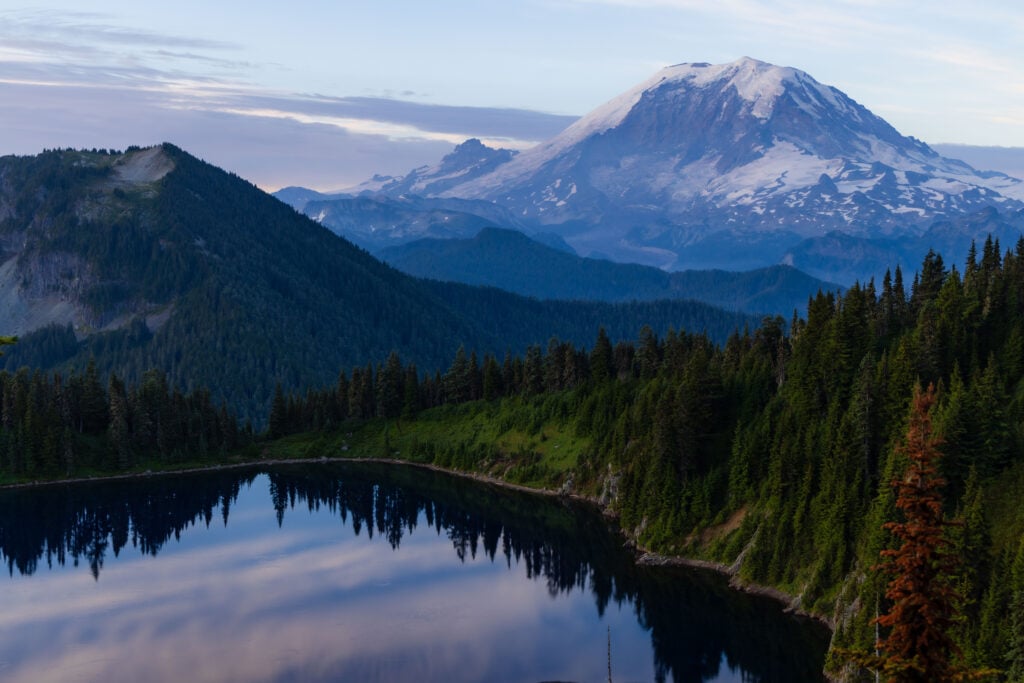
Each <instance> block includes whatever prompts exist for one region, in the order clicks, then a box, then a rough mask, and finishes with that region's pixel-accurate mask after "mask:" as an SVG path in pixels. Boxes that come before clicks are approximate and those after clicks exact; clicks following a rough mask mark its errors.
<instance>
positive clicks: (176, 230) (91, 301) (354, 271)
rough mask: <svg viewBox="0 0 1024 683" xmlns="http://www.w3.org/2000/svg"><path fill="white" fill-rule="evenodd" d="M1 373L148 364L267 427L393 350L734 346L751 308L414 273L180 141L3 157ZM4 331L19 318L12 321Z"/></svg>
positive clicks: (446, 352) (129, 372)
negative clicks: (284, 403) (543, 299)
mask: <svg viewBox="0 0 1024 683" xmlns="http://www.w3.org/2000/svg"><path fill="white" fill-rule="evenodd" d="M0 247H2V248H3V251H4V253H3V254H2V256H3V262H2V264H0V278H3V283H4V291H3V294H4V296H3V297H2V298H0V326H3V327H4V328H5V329H2V330H0V331H2V332H4V333H19V334H21V333H22V329H21V328H19V327H17V326H18V325H20V324H22V323H23V322H24V321H25V320H29V319H30V320H35V321H46V320H51V321H52V323H53V324H50V325H47V326H42V327H28V328H25V329H31V330H33V332H32V333H30V334H21V336H22V340H21V343H20V344H19V345H18V346H17V347H15V348H14V349H12V350H11V351H10V353H9V355H8V358H7V359H6V365H5V367H6V368H7V369H8V370H9V371H12V372H13V371H14V370H16V369H17V368H18V367H21V366H22V365H29V366H31V367H35V368H41V369H57V370H60V371H61V372H62V373H64V374H69V373H71V372H72V371H77V372H79V373H81V372H82V371H83V369H84V368H85V367H86V365H87V364H88V362H89V360H90V359H95V362H96V366H97V369H98V372H99V374H100V376H101V377H106V376H107V375H108V374H109V373H111V372H113V373H116V374H117V375H118V376H119V377H121V378H123V379H125V380H127V381H129V382H132V383H138V382H141V380H142V377H143V374H144V373H145V372H146V371H147V370H150V369H153V368H155V369H159V370H160V371H161V372H163V373H165V375H166V377H167V379H168V381H169V382H170V383H172V384H174V385H175V386H179V387H182V388H183V390H185V391H192V390H195V389H198V388H200V387H203V388H205V389H207V390H209V391H210V392H211V395H212V396H213V399H214V401H215V402H216V403H220V402H221V401H225V402H227V403H228V404H229V405H231V406H232V408H233V409H235V410H237V411H238V412H239V414H241V415H243V416H246V417H251V418H252V419H254V420H255V421H257V423H262V421H263V420H264V419H265V416H266V414H267V410H268V408H269V405H270V399H271V397H272V394H273V390H274V387H275V385H276V384H278V383H280V384H282V385H283V386H284V387H287V388H288V389H290V390H298V389H301V388H304V387H307V386H318V385H321V384H323V383H325V382H328V381H332V380H333V379H334V378H335V377H336V375H337V372H338V369H339V368H342V367H351V366H352V365H361V364H365V363H367V362H376V361H377V360H379V359H383V358H384V357H386V356H387V354H388V353H390V352H391V351H392V350H396V351H398V352H400V353H401V354H402V355H403V356H404V357H406V358H409V359H410V360H414V361H415V362H417V363H418V364H419V366H420V367H421V368H423V369H424V370H427V369H430V370H432V369H435V368H439V367H442V366H443V365H444V364H446V363H447V362H448V359H449V358H450V356H451V354H452V352H453V349H455V348H457V347H458V346H459V345H462V344H464V345H465V346H466V347H467V348H470V349H477V350H478V351H479V352H480V353H484V352H491V353H503V352H504V351H505V350H506V349H510V350H512V351H513V352H515V353H521V352H522V351H523V350H524V349H525V348H526V346H527V345H529V344H536V343H543V342H544V341H545V340H546V339H547V338H548V337H549V336H551V335H552V334H556V335H559V336H561V337H564V338H566V339H572V340H574V341H576V342H577V343H579V344H582V343H585V342H586V341H587V340H589V339H590V338H592V337H593V334H594V332H595V331H596V329H597V327H598V326H599V325H602V324H603V325H605V326H607V328H608V330H609V334H612V335H613V337H614V338H624V337H632V336H633V335H635V334H636V330H637V329H638V328H639V326H640V325H642V324H644V323H648V324H651V325H652V326H653V327H654V328H655V329H656V330H659V331H661V332H664V331H665V330H667V329H668V328H669V326H672V325H674V326H676V327H682V328H685V329H690V330H706V331H707V332H708V333H709V334H711V335H712V336H713V337H715V338H718V339H723V340H724V338H725V337H726V336H727V335H728V334H729V333H730V332H731V331H732V330H734V329H736V328H742V327H743V326H745V325H748V324H754V323H755V322H756V321H755V320H754V319H753V318H750V317H748V316H743V315H737V314H733V313H727V312H724V311H721V310H717V309H714V308H711V307H709V306H707V305H703V304H698V303H694V302H686V301H673V302H662V303H653V304H643V305H641V306H631V305H622V306H617V307H613V306H610V305H607V304H595V305H589V304H586V305H579V306H563V305H557V304H552V305H548V304H540V303H538V302H536V301H532V300H529V299H525V298H523V297H519V296H514V295H510V294H506V293H504V292H499V291H497V290H483V289H478V288H472V287H467V286H455V285H439V284H436V283H427V282H424V281H420V280H416V279H414V278H411V277H409V276H406V275H404V274H402V273H400V272H398V271H396V270H394V269H392V268H390V267H388V266H386V265H384V264H382V263H381V262H379V261H377V260H376V259H374V258H373V257H371V256H370V255H369V254H367V253H366V252H365V251H363V250H361V249H359V248H358V247H356V246H354V245H353V244H351V243H350V242H347V241H346V240H344V239H342V238H340V237H338V236H336V235H334V234H332V233H331V232H330V231H328V230H327V229H325V228H324V227H322V226H320V225H318V224H317V223H315V222H313V221H311V220H309V219H308V218H306V217H305V216H302V215H301V214H298V213H296V212H295V211H294V210H292V209H291V208H289V207H288V206H286V205H285V204H283V203H281V202H279V201H278V200H276V199H274V198H272V197H270V196H269V195H267V194H265V193H264V192H262V191H260V190H259V189H258V188H256V187H254V186H252V185H251V184H249V183H247V182H245V181H243V180H241V179H240V178H238V177H236V176H233V175H231V174H228V173H226V172H224V171H222V170H220V169H218V168H216V167H214V166H211V165H209V164H206V163H203V162H202V161H200V160H198V159H196V158H194V157H192V156H190V155H188V154H187V153H185V152H184V151H182V150H180V149H178V148H176V147H174V146H172V145H163V146H161V147H157V148H149V149H144V150H137V149H136V150H129V151H128V152H126V153H124V154H119V153H110V152H105V151H98V152H80V151H72V150H65V151H50V152H45V153H43V154H40V155H37V156H34V157H4V158H2V159H0ZM8 326H11V327H13V328H14V329H9V328H7V327H8Z"/></svg>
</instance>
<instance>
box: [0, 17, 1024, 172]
mask: <svg viewBox="0 0 1024 683" xmlns="http://www.w3.org/2000/svg"><path fill="white" fill-rule="evenodd" d="M1022 35H1024V10H1022V9H1018V2H1016V0H974V1H972V2H970V3H967V2H943V1H932V2H908V1H901V0H845V1H842V0H819V1H817V2H814V1H799V2H797V1H794V0H717V1H710V0H521V1H519V2H515V1H511V0H506V1H504V2H491V1H488V0H476V1H469V0H434V1H432V2H422V1H412V0H376V1H373V2H370V1H359V2H339V1H335V2H329V1H327V0H292V1H291V2H281V1H280V0H277V1H275V2H264V1H262V0H249V1H248V2H240V1H236V0H218V1H217V2H210V1H209V0H175V1H174V2H166V1H164V2H148V1H144V0H133V1H132V2H128V1H122V0H88V1H86V2H81V0H80V1H79V2H67V1H63V2H61V1H56V2H47V1H46V0H44V1H43V3H33V5H32V6H29V5H27V4H26V3H25V2H24V0H22V1H19V0H0V154H6V153H22V154H24V153H33V152H36V151H39V150H40V149H42V148H43V147H57V146H76V147H77V146H89V147H93V146H96V147H118V148H121V147H124V146H127V145H129V144H149V143H153V142H159V141H162V140H165V139H166V140H171V141H173V142H176V143H178V144H180V145H182V146H183V147H185V148H186V149H188V150H189V151H192V152H194V153H196V154H197V155H199V156H203V157H205V158H207V159H209V160H210V161H213V162H214V163H218V164H220V165H223V166H226V167H228V168H229V169H230V170H233V171H235V172H237V173H239V174H241V175H243V176H244V177H247V178H249V179H251V180H253V181H254V182H256V183H258V184H260V185H261V186H264V187H270V188H274V187H278V186H281V185H285V184H292V183H297V184H305V185H310V186H315V187H319V188H321V189H326V188H332V187H342V186H344V185H347V184H351V183H354V182H357V181H358V180H361V179H363V178H365V177H366V176H368V175H370V174H372V173H374V172H387V173H400V172H403V171H405V170H408V169H409V168H410V167H412V166H414V165H418V164H421V163H429V162H432V161H435V160H436V159H437V158H439V156H440V155H441V154H443V153H444V152H445V151H446V150H448V149H450V148H451V146H452V145H453V144H455V143H456V142H458V141H460V140H461V139H464V138H465V137H469V136H475V137H481V138H483V139H485V141H488V142H490V143H492V144H504V145H506V146H513V147H523V146H527V145H529V144H531V143H532V142H536V141H537V140H540V139H543V138H545V137H548V136H549V135H551V134H552V133H553V132H555V131H557V130H558V129H560V127H562V126H564V125H565V124H566V123H567V122H568V121H569V120H571V119H569V118H565V117H567V116H577V115H581V114H584V113H586V112H587V111H589V110H590V109H592V108H593V107H595V106H597V105H599V104H601V103H602V102H604V101H606V100H608V99H610V98H612V97H614V96H615V95H617V94H618V93H620V92H621V91H623V90H626V89H627V88H629V87H631V86H633V85H635V84H636V83H638V82H640V81H642V80H645V79H646V78H648V77H649V76H650V75H651V74H652V73H653V72H654V71H656V70H657V69H659V68H661V67H663V66H666V65H668V64H673V63H678V62H694V61H706V62H712V63H720V62H728V61H733V60H735V59H737V58H739V57H741V56H750V57H755V58H757V59H761V60H764V61H768V62H772V63H775V64H780V65H785V66H793V67H797V68H799V69H803V70H804V71H807V72H808V73H810V74H811V75H812V76H813V77H815V78H816V79H818V80H819V81H821V82H823V83H827V84H830V85H834V86H836V87H838V88H839V89H840V90H842V91H844V92H845V93H847V94H848V95H850V96H851V97H853V98H854V99H855V100H857V101H858V102H860V103H862V104H864V105H865V106H867V107H868V108H869V109H871V110H872V111H874V112H875V113H877V114H879V115H880V116H882V117H883V118H885V119H887V120H888V121H889V122H890V123H892V124H893V125H894V126H895V127H896V128H897V129H898V130H900V132H902V133H904V134H907V135H913V136H915V137H917V138H920V139H922V140H924V141H926V142H930V143H940V142H954V143H965V144H976V145H1001V146H1016V147H1024V48H1022V47H1021V39H1020V36H1022ZM395 100H397V102H396V101H395ZM450 107H458V108H457V109H450ZM531 112H543V113H547V114H557V115H563V116H561V117H549V116H539V115H537V114H536V113H531Z"/></svg>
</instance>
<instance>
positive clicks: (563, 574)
mask: <svg viewBox="0 0 1024 683" xmlns="http://www.w3.org/2000/svg"><path fill="white" fill-rule="evenodd" d="M261 474H265V475H266V476H267V478H268V480H269V489H270V498H271V501H272V504H273V506H274V509H275V510H276V513H277V520H278V524H279V525H281V524H283V521H284V519H285V515H286V514H287V513H288V511H289V510H295V509H297V508H302V507H305V508H307V509H309V510H310V511H320V510H324V509H326V510H329V511H330V512H331V513H332V514H335V515H337V516H338V517H340V519H341V521H342V522H344V523H346V524H347V525H350V526H351V528H352V530H353V531H354V532H355V534H356V536H359V535H361V534H362V533H364V532H365V533H366V534H367V536H368V537H370V538H372V537H373V536H374V535H379V536H381V537H383V538H386V539H387V542H388V543H389V544H390V545H391V547H392V548H393V549H395V550H398V549H399V548H400V546H401V544H402V540H403V538H404V537H405V536H406V535H407V534H409V533H412V532H413V531H414V530H416V529H417V527H418V526H419V525H423V524H425V525H426V526H428V527H430V528H431V529H433V530H434V531H435V532H436V533H437V534H444V535H445V536H447V538H448V539H450V541H451V543H452V547H453V549H454V552H455V554H456V555H457V556H458V558H459V559H460V560H462V561H463V562H465V561H467V560H471V559H475V558H476V557H477V556H478V555H479V554H481V553H482V554H483V555H485V556H486V557H487V558H489V559H490V561H492V562H503V563H505V564H506V565H507V566H508V567H509V568H513V567H516V566H518V567H522V568H523V570H524V571H525V573H526V575H527V577H528V578H530V579H532V580H537V581H544V582H546V585H547V590H548V592H549V593H550V594H551V596H553V597H555V596H558V595H559V594H561V593H568V592H571V591H576V590H579V591H589V593H590V594H591V595H592V597H593V600H594V603H595V606H596V609H597V613H598V615H603V614H604V613H605V610H606V609H607V608H608V606H609V605H610V604H612V603H615V604H616V605H618V606H623V605H629V606H631V608H632V610H633V611H634V612H635V614H636V617H637V619H638V621H639V623H640V624H641V625H642V626H643V627H644V628H646V629H647V630H649V631H650V634H651V643H652V648H653V654H654V659H655V670H656V676H657V679H658V680H669V679H671V680H674V681H680V682H681V681H705V680H709V679H712V678H714V677H715V676H716V675H717V674H718V673H719V671H720V667H721V665H722V663H723V662H725V663H727V664H728V665H729V666H730V667H732V668H738V669H741V670H742V671H744V672H746V673H745V674H744V680H753V681H814V680H820V678H821V677H820V673H819V672H820V671H821V668H822V663H823V657H824V651H825V647H826V645H827V638H828V634H827V632H825V630H824V629H822V628H821V627H819V626H817V625H816V624H812V623H808V622H806V621H802V620H797V619H795V618H793V617H791V616H788V615H785V614H783V612H782V610H781V608H780V607H779V606H778V605H776V604H775V603H773V602H771V601H767V600H765V599H760V598H756V597H753V596H750V595H746V594H741V593H737V592H735V591H732V590H730V589H729V588H728V586H727V585H726V582H725V581H724V580H723V579H722V577H719V576H717V575H712V574H708V573H705V572H697V571H692V570H686V569H680V568H672V567H638V566H637V565H636V564H635V563H634V558H633V555H632V554H631V552H629V551H628V550H627V549H626V548H624V547H623V544H622V539H621V537H619V536H617V535H616V534H615V533H613V532H612V531H611V530H610V529H609V527H608V524H607V522H606V520H605V519H603V518H602V517H601V516H600V515H599V514H598V513H596V512H595V511H594V510H593V509H592V508H590V507H589V506H586V505H582V504H576V503H573V502H569V501H565V500H561V499H543V498H541V497H539V496H536V495H529V494H524V493H520V492H515V491H509V490H505V489H500V488H496V487H493V486H488V485H483V484H479V483H476V482H470V481H467V480H464V479H459V478H454V477H450V476H446V475H443V474H438V473H434V472H430V471H426V470H421V469H415V468H410V467H388V466H376V465H369V464H360V463H346V464H340V465H336V464H330V465H328V464H324V465H303V466H279V467H273V468H268V469H259V468H254V469H224V470H214V471H208V472H203V473H196V474H188V475H173V476H159V477H149V478H141V479H135V480H131V481H123V480H122V481H108V482H95V483H79V484H68V485H52V486H45V487H39V488H26V489H11V490H7V491H2V492H0V556H2V557H3V558H4V561H5V562H6V564H7V567H8V571H9V573H10V574H11V576H12V577H13V576H15V575H16V574H18V575H31V574H33V573H34V572H36V571H37V570H38V569H39V567H40V563H42V562H45V564H46V566H47V567H52V566H53V565H54V564H57V565H66V564H73V565H74V566H78V565H79V564H86V565H87V566H88V567H89V570H90V571H91V573H92V575H93V577H94V578H96V580H97V581H98V580H99V577H100V574H101V570H102V568H103V562H104V558H105V557H106V556H107V553H113V554H114V555H115V556H117V555H118V554H119V553H121V552H122V550H124V549H125V548H126V547H127V546H129V545H131V547H132V548H135V549H137V551H138V552H140V553H143V554H149V555H157V554H158V553H159V552H160V549H161V548H162V547H163V546H164V545H165V544H167V543H168V542H169V541H170V540H171V538H172V537H173V538H175V539H177V538H180V536H181V534H182V532H183V531H185V530H186V529H188V528H189V527H191V526H193V525H206V526H209V525H211V524H214V523H218V524H224V525H227V523H228V519H229V516H230V512H231V507H232V505H233V504H234V503H235V502H236V501H237V500H238V496H239V493H240V492H241V491H242V490H243V489H244V488H248V487H251V486H252V484H253V482H254V480H255V479H256V478H257V477H258V476H260V475H261ZM612 638H613V640H614V633H613V634H612Z"/></svg>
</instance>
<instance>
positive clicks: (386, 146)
mask: <svg viewBox="0 0 1024 683" xmlns="http://www.w3.org/2000/svg"><path fill="white" fill-rule="evenodd" d="M240 52H241V51H240V49H239V46H238V45H236V44H235V43H232V42H228V41H214V40H207V39H201V38H194V37H189V36H180V35H175V34H171V33H160V32H155V31H147V30H138V29H134V28H131V27H124V26H120V25H118V24H116V23H115V19H114V18H113V17H111V16H108V15H103V14H97V13H88V12H78V13H72V14H68V13H60V14H57V13H54V12H48V11H20V12H6V13H0V114H2V115H3V119H2V120H4V121H5V126H4V127H2V128H0V154H3V153H10V152H15V153H31V152H33V151H38V149H40V148H41V147H43V146H101V147H123V146H127V145H129V144H148V143H152V142H160V141H163V140H170V141H173V142H176V143H178V144H181V145H182V146H186V147H188V145H189V143H191V144H192V145H193V146H192V147H191V149H192V150H193V151H195V152H196V153H198V154H201V155H203V156H205V157H207V158H209V159H211V160H214V159H216V160H218V161H220V162H221V163H225V164H226V165H227V166H228V168H231V170H235V171H236V172H239V173H242V174H244V175H246V176H247V177H249V178H250V179H251V180H253V181H254V182H256V183H258V184H260V185H262V186H264V187H271V188H272V187H275V186H280V184H286V183H295V182H307V183H308V184H311V185H313V186H316V187H318V188H320V189H333V188H336V187H340V186H347V185H352V184H355V183H356V182H359V181H361V180H364V179H365V177H366V175H367V171H366V169H367V168H372V169H373V172H377V171H380V172H388V173H395V172H399V173H401V172H405V171H407V170H408V169H409V168H412V167H413V166H419V165H422V164H423V163H430V162H434V161H436V160H437V159H438V158H439V157H440V154H442V153H443V152H444V151H445V150H447V149H450V147H451V146H452V145H454V144H458V143H460V142H462V141H463V140H465V139H466V138H469V137H478V138H480V139H482V140H483V141H484V142H485V143H486V144H490V145H492V146H505V147H512V148H523V147H527V146H530V145H532V144H535V143H536V142H538V141H540V140H543V139H546V138H548V137H550V136H552V135H554V134H555V133H557V132H558V131H560V130H562V129H563V128H565V127H566V126H568V125H569V124H570V123H572V121H573V120H574V117H569V116H556V115H551V114H545V113H541V112H534V111H527V110H516V109H500V108H478V107H451V106H442V105H431V104H425V103H418V102H413V101H410V100H409V99H399V98H410V97H415V96H416V95H417V94H416V93H414V92H412V91H409V90H405V91H402V92H396V93H385V95H387V96H384V97H331V96H324V95H317V94H304V93H292V92H281V91H274V90H270V89H267V88H265V87H261V86H258V85H255V84H254V81H255V78H254V77H253V75H254V74H255V73H256V72H258V71H259V70H260V69H264V68H266V66H267V65H263V64H259V63H255V62H252V61H250V60H246V59H239V58H236V57H238V56H239V53H240ZM104 121H105V123H104ZM198 121H202V124H203V126H206V128H203V129H201V130H199V129H196V128H195V127H194V126H195V125H197V122H198ZM43 122H45V123H43ZM228 122H230V123H228ZM186 124H191V125H186ZM129 131H130V132H131V133H132V134H135V135H139V134H140V132H145V136H144V137H141V138H138V139H125V137H126V136H127V135H128V134H129ZM154 135H155V136H157V137H156V138H155V139H154V138H153V136H154ZM36 140H39V142H36ZM300 140H301V143H300ZM312 140H316V141H317V142H315V143H313V142H311V141H312ZM57 141H59V142H57ZM279 141H286V142H285V144H284V145H283V146H282V145H279V144H278V142H279ZM55 142H56V144H55ZM254 143H255V144H258V145H259V146H260V148H261V149H263V150H265V153H267V154H270V153H271V150H273V153H277V154H281V150H282V149H285V150H288V151H289V154H288V158H287V159H277V160H271V159H267V161H266V162H265V165H262V164H261V166H263V167H261V168H242V167H240V166H239V165H238V164H237V163H232V162H231V161H230V158H231V157H234V158H235V159H238V160H241V159H244V158H247V159H248V160H249V161H250V162H251V161H252V158H253V156H254V154H255V153H254V152H251V151H250V152H245V151H243V150H245V149H247V148H250V147H251V145H252V144H254ZM289 143H290V144H289ZM300 144H313V145H314V148H315V149H317V150H319V151H320V152H321V153H322V154H327V153H328V151H329V150H333V153H332V156H327V157H325V158H318V159H316V161H311V160H310V159H308V152H306V151H301V152H300V151H299V146H300ZM33 145H38V146H33ZM373 155H380V158H379V159H376V160H373V159H371V158H370V157H372V156H373ZM299 158H302V162H301V163H302V164H304V165H303V166H302V169H301V170H300V169H297V168H296V166H298V165H299V164H300V162H299V161H297V159H299ZM225 159H228V160H227V161H225ZM354 159H355V160H359V162H361V166H360V168H361V169H362V170H359V171H356V170H355V167H354V166H353V164H352V160H354ZM241 163H244V162H241ZM398 164H402V165H401V166H398ZM406 164H408V165H406ZM271 167H272V168H271ZM314 168H315V169H316V172H317V174H318V175H317V177H316V179H314V178H311V177H310V173H309V172H308V171H307V169H314ZM325 168H329V169H330V170H329V171H328V172H326V173H325ZM289 172H291V173H292V175H290V176H289V175H288V173H289Z"/></svg>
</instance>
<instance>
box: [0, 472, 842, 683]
mask: <svg viewBox="0 0 1024 683" xmlns="http://www.w3.org/2000/svg"><path fill="white" fill-rule="evenodd" d="M0 555H2V558H3V560H4V562H5V564H6V566H7V567H8V569H9V578H4V579H0V582H2V585H0V680H2V681H5V682H8V683H14V682H21V681H25V682H32V683H41V682H45V681H60V682H67V681H110V682H117V681H125V682H132V683H134V682H137V681H152V682H157V681H168V682H171V681H173V682H176V683H177V682H180V681H247V682H248V681H367V682H372V681H415V682H417V683H425V682H429V681H450V682H459V681H488V682H498V683H500V682H503V681H509V682H512V681H515V682H531V681H594V682H603V681H607V680H608V666H609V661H608V660H609V636H610V643H611V673H612V679H613V680H614V681H616V682H625V681H653V680H665V681H672V680H674V681H786V682H787V683H792V682H794V681H815V680H820V678H819V676H818V674H817V672H818V671H820V670H821V667H822V658H823V655H824V649H825V646H826V644H827V633H825V632H824V631H823V630H822V629H821V628H820V627H818V626H817V625H815V624H812V623H808V622H806V621H799V620H796V619H794V618H791V617H789V616H787V615H785V614H783V613H782V612H781V609H780V608H779V606H778V605H776V604H775V603H773V602H771V601H765V600H762V599H757V598H754V597H751V596H748V595H743V594H737V593H735V592H733V591H730V590H728V588H727V587H726V586H725V585H724V582H723V581H722V580H721V578H720V577H717V576H713V575H707V574H704V573H700V572H694V571H690V570H683V569H678V568H676V569H673V568H656V567H647V568H641V567H636V566H635V565H634V563H633V559H632V556H631V555H630V554H629V553H628V552H627V551H626V550H625V549H623V548H622V543H621V539H620V538H619V537H618V536H616V535H614V534H613V533H611V532H610V531H609V530H608V528H607V525H606V523H605V522H604V520H603V519H601V518H600V516H598V515H596V514H595V513H594V512H593V511H592V510H590V509H588V508H586V507H581V506H574V505H568V504H565V503H562V502H559V501H557V500H549V499H544V498H538V497H535V496H528V495H523V494H517V493H514V492H509V491H503V490H500V489H495V488H493V487H489V486H485V485H480V484H477V483H473V482H467V481H463V480H458V479H453V478H450V477H445V476H442V475H437V474H434V473H431V472H426V471H422V470H416V469H410V468H397V467H391V468H386V467H369V466H358V465H353V466H327V465H323V466H305V467H297V466H293V467H281V468H274V469H270V470H244V471H243V470H222V471H219V472H213V473H204V474H196V475H180V476H167V477H153V478H149V479H141V480H131V481H118V482H105V483H93V484H76V485H68V486H50V487H42V488H37V489H21V490H9V491H2V492H0Z"/></svg>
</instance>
